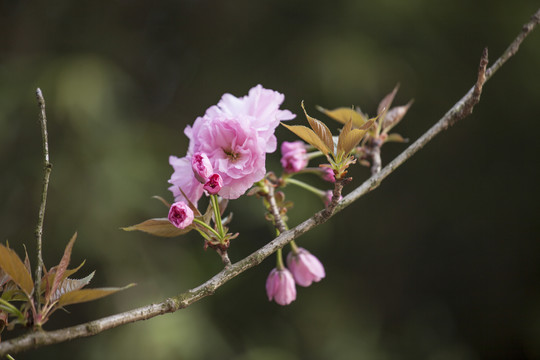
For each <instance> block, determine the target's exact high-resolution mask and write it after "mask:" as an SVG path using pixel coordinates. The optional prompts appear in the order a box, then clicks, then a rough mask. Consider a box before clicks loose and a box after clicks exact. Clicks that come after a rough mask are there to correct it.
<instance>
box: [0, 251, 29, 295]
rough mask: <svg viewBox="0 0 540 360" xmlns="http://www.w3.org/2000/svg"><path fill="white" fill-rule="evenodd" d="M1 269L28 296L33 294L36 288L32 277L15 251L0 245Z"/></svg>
mask: <svg viewBox="0 0 540 360" xmlns="http://www.w3.org/2000/svg"><path fill="white" fill-rule="evenodd" d="M0 267H1V268H2V269H3V270H4V271H5V272H6V274H8V275H9V276H10V277H11V279H12V280H13V282H15V284H17V285H18V286H19V287H20V288H21V289H22V290H23V291H24V292H25V293H26V294H27V295H30V294H31V293H32V289H33V288H34V284H33V282H32V276H31V275H30V273H29V272H28V270H26V267H25V266H24V263H23V262H22V260H21V259H20V258H19V256H18V255H17V254H16V253H15V251H13V250H11V249H10V248H8V247H6V246H4V245H2V244H0Z"/></svg>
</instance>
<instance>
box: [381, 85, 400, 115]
mask: <svg viewBox="0 0 540 360" xmlns="http://www.w3.org/2000/svg"><path fill="white" fill-rule="evenodd" d="M398 89H399V84H397V85H396V87H395V88H394V90H392V92H391V93H390V94H388V95H386V96H385V97H384V98H383V99H382V100H381V102H380V103H379V107H378V108H377V114H380V113H382V112H383V111H384V109H386V110H388V109H390V106H391V105H392V102H393V101H394V97H395V96H396V93H397V91H398Z"/></svg>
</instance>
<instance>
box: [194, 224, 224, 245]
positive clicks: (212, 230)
mask: <svg viewBox="0 0 540 360" xmlns="http://www.w3.org/2000/svg"><path fill="white" fill-rule="evenodd" d="M193 222H195V223H197V224H199V225H201V226H202V227H204V228H205V229H208V230H209V231H210V232H211V233H213V234H214V235H215V236H216V238H218V239H220V241H221V238H222V236H221V235H220V234H219V233H218V232H217V231H216V230H214V229H213V228H212V227H211V226H210V225H208V224H207V223H205V222H204V221H201V220H199V219H193Z"/></svg>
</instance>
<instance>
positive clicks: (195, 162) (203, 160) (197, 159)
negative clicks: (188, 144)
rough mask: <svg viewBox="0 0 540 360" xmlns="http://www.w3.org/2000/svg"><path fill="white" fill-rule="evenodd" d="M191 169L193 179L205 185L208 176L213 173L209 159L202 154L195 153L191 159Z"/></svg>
mask: <svg viewBox="0 0 540 360" xmlns="http://www.w3.org/2000/svg"><path fill="white" fill-rule="evenodd" d="M191 168H192V169H193V174H195V178H197V180H199V182H200V183H201V184H204V183H206V182H207V181H208V178H209V177H210V175H212V173H213V172H214V169H213V168H212V163H210V159H208V156H207V155H206V154H205V153H203V152H197V153H195V154H194V155H193V156H192V157H191Z"/></svg>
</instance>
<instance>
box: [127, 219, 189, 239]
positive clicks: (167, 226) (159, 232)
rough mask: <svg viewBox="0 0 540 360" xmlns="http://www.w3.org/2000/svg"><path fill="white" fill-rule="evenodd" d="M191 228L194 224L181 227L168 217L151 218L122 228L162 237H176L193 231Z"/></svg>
mask: <svg viewBox="0 0 540 360" xmlns="http://www.w3.org/2000/svg"><path fill="white" fill-rule="evenodd" d="M191 229H193V226H192V225H190V226H188V227H186V228H185V229H179V228H177V227H176V226H174V225H173V224H171V223H170V221H169V219H166V218H156V219H149V220H146V221H143V222H142V223H140V224H137V225H133V226H128V227H124V228H122V230H124V231H135V230H138V231H143V232H145V233H148V234H151V235H156V236H161V237H175V236H180V235H184V234H186V233H188V232H189V231H191Z"/></svg>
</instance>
